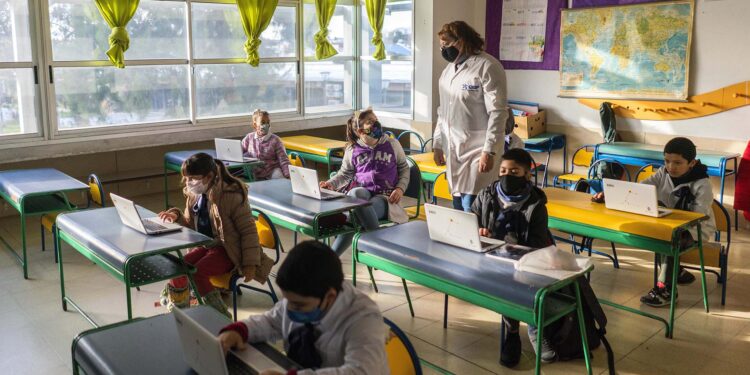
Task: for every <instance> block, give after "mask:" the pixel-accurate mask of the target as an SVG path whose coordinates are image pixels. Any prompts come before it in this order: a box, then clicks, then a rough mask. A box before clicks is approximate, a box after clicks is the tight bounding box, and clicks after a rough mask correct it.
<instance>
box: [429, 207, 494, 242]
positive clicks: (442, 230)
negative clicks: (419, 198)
mask: <svg viewBox="0 0 750 375" xmlns="http://www.w3.org/2000/svg"><path fill="white" fill-rule="evenodd" d="M424 210H425V212H426V213H427V229H428V230H429V232H430V239H431V240H433V241H437V242H443V243H447V244H448V245H453V246H456V247H460V248H462V249H466V250H471V251H476V252H479V253H485V252H488V251H491V250H493V249H496V248H498V247H500V246H502V245H503V244H505V241H503V240H497V239H494V238H489V237H480V236H479V222H478V221H477V216H476V215H474V214H473V213H471V212H464V211H459V210H454V209H452V208H448V207H441V206H437V205H434V204H425V205H424Z"/></svg>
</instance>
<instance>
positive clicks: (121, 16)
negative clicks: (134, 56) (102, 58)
mask: <svg viewBox="0 0 750 375" xmlns="http://www.w3.org/2000/svg"><path fill="white" fill-rule="evenodd" d="M138 2H139V0H94V3H95V4H96V7H97V8H98V9H99V13H101V15H102V17H104V21H106V22H107V25H109V27H110V28H112V33H111V34H109V49H108V50H107V56H109V61H111V62H112V65H114V66H116V67H118V68H121V69H122V68H124V67H125V51H127V50H128V48H129V47H130V37H129V36H128V31H127V30H125V26H127V24H128V22H130V19H131V18H133V15H134V14H135V11H136V9H138Z"/></svg>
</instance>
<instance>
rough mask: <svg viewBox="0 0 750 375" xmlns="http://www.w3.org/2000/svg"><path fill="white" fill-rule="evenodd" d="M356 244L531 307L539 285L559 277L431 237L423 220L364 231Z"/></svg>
mask: <svg viewBox="0 0 750 375" xmlns="http://www.w3.org/2000/svg"><path fill="white" fill-rule="evenodd" d="M356 248H357V251H358V252H366V253H368V254H372V255H374V256H378V257H381V258H384V259H386V260H388V261H391V262H394V263H397V264H400V265H403V266H406V267H410V268H412V269H414V270H417V271H421V272H424V273H427V274H430V275H433V276H435V277H438V278H441V279H444V280H447V281H451V282H455V283H458V284H461V285H465V286H467V287H469V288H471V289H474V290H477V291H479V292H483V293H487V294H489V295H492V296H498V297H500V298H502V299H503V300H506V301H510V302H513V303H516V304H518V305H521V306H524V307H529V308H530V307H533V306H534V297H535V295H536V293H537V291H539V289H542V288H544V287H547V286H549V285H551V284H553V283H555V282H557V281H558V280H556V279H553V278H549V277H546V276H542V275H538V274H534V273H528V272H517V271H516V270H515V269H514V266H513V264H511V263H509V262H506V261H503V260H499V259H494V258H493V257H491V256H488V255H485V254H482V253H476V252H473V251H470V250H464V249H461V248H458V247H454V246H451V245H447V244H444V243H441V242H435V241H432V240H430V235H429V232H428V230H427V223H426V222H424V221H412V222H408V223H406V224H401V225H394V226H392V227H387V228H383V229H379V230H376V231H372V232H364V233H362V234H361V235H360V237H359V240H358V241H357V246H356Z"/></svg>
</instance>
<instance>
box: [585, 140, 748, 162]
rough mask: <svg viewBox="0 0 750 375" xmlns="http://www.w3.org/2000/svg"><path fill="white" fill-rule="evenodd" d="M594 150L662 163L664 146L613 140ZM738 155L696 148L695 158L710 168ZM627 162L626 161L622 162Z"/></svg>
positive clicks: (607, 156)
mask: <svg viewBox="0 0 750 375" xmlns="http://www.w3.org/2000/svg"><path fill="white" fill-rule="evenodd" d="M596 152H597V153H598V154H603V156H602V157H601V158H612V157H614V158H615V159H617V156H624V157H634V158H640V159H646V160H649V161H653V162H655V163H659V164H663V163H664V146H660V145H650V144H645V143H636V142H613V143H602V144H599V145H597V146H596ZM739 156H740V155H739V154H737V153H731V152H721V151H709V150H698V155H697V156H696V158H697V159H699V160H700V161H701V163H703V164H705V165H706V166H708V167H711V168H719V167H721V164H722V163H724V162H726V160H728V159H733V158H737V157H739ZM624 164H627V163H624Z"/></svg>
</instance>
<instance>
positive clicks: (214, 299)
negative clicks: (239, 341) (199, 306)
mask: <svg viewBox="0 0 750 375" xmlns="http://www.w3.org/2000/svg"><path fill="white" fill-rule="evenodd" d="M203 302H205V303H206V305H208V306H211V307H213V308H214V309H216V311H218V312H220V313H222V314H224V315H225V316H226V317H227V318H229V319H232V314H231V313H230V312H229V307H227V304H226V303H224V300H223V299H222V298H221V293H219V291H218V290H216V289H214V290H212V291H210V292H208V293H206V295H205V296H203Z"/></svg>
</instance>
